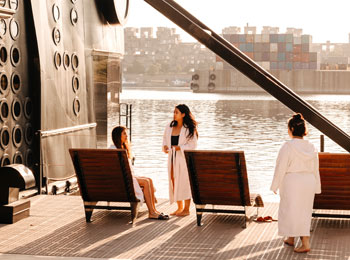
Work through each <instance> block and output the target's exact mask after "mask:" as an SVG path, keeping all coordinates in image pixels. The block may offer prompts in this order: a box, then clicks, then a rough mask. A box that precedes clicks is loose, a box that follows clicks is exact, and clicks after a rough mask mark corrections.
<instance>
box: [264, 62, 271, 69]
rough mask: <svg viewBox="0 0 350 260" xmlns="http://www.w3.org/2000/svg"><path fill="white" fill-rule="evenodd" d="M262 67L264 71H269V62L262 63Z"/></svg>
mask: <svg viewBox="0 0 350 260" xmlns="http://www.w3.org/2000/svg"><path fill="white" fill-rule="evenodd" d="M262 67H263V68H264V69H265V70H269V69H270V62H268V61H263V62H262Z"/></svg>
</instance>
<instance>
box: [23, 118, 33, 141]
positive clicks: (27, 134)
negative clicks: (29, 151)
mask: <svg viewBox="0 0 350 260" xmlns="http://www.w3.org/2000/svg"><path fill="white" fill-rule="evenodd" d="M33 138H34V130H33V127H32V125H31V124H30V123H27V124H26V127H25V130H24V139H25V141H26V143H27V144H28V145H31V144H32V142H33Z"/></svg>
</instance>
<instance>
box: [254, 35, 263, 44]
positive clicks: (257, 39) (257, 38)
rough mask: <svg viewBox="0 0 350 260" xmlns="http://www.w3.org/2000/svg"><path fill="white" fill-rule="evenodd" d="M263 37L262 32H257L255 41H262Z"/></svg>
mask: <svg viewBox="0 0 350 260" xmlns="http://www.w3.org/2000/svg"><path fill="white" fill-rule="evenodd" d="M261 41H262V39H261V34H255V35H254V42H261Z"/></svg>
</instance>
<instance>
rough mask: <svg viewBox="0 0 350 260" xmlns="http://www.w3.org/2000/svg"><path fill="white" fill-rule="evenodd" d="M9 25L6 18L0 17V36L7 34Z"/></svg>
mask: <svg viewBox="0 0 350 260" xmlns="http://www.w3.org/2000/svg"><path fill="white" fill-rule="evenodd" d="M6 30H7V25H6V21H5V19H0V36H1V37H2V36H4V35H5V34H6Z"/></svg>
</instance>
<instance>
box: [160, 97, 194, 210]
mask: <svg viewBox="0 0 350 260" xmlns="http://www.w3.org/2000/svg"><path fill="white" fill-rule="evenodd" d="M197 138H198V132H197V122H196V120H195V119H194V117H193V115H192V113H191V111H190V109H189V108H188V106H186V105H184V104H181V105H177V106H176V107H175V110H174V120H173V121H172V122H171V123H170V124H168V125H167V126H166V128H165V131H164V137H163V151H164V152H165V153H167V154H168V175H169V198H170V203H173V202H175V201H176V202H177V210H176V211H175V212H173V213H171V214H170V215H176V216H187V215H189V214H190V203H191V187H190V181H189V177H188V171H187V165H186V158H185V154H184V150H191V149H195V148H196V147H197Z"/></svg>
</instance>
